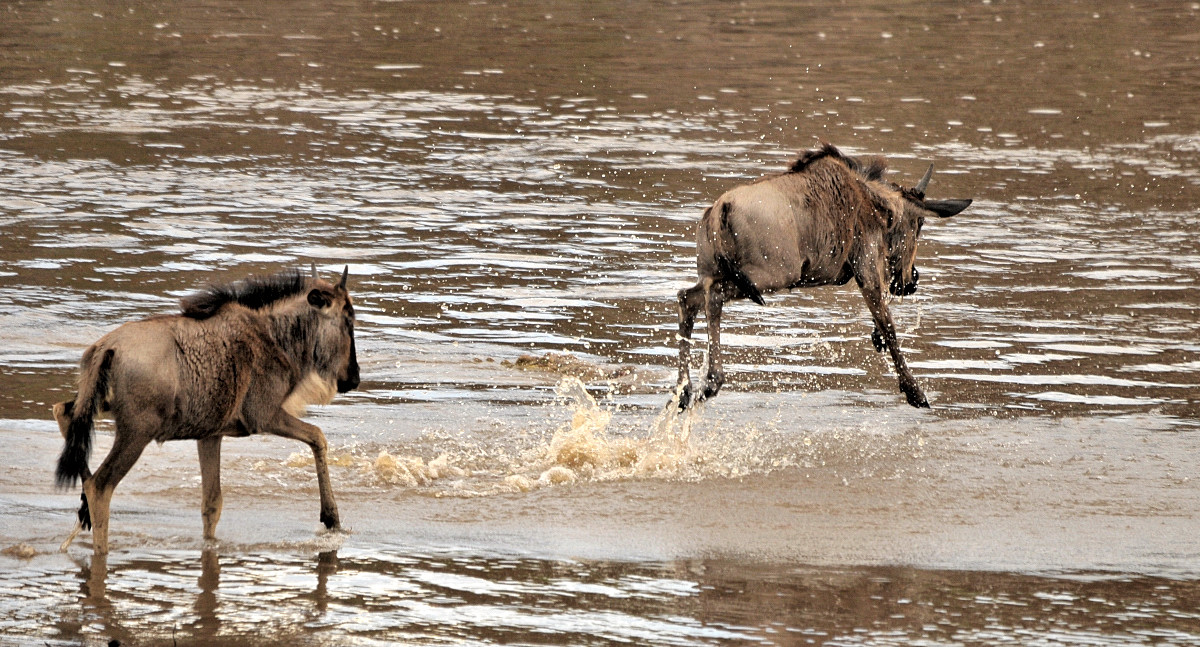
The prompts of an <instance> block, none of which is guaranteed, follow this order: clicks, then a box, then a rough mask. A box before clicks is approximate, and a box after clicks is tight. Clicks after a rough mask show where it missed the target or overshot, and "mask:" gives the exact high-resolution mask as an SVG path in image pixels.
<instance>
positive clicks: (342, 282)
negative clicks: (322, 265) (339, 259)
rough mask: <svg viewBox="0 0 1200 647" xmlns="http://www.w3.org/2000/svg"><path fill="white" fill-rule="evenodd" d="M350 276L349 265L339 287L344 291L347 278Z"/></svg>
mask: <svg viewBox="0 0 1200 647" xmlns="http://www.w3.org/2000/svg"><path fill="white" fill-rule="evenodd" d="M348 276H350V266H349V265H347V266H346V267H345V268H344V269H343V270H342V281H341V283H338V287H339V288H341V289H343V290H345V289H346V277H348Z"/></svg>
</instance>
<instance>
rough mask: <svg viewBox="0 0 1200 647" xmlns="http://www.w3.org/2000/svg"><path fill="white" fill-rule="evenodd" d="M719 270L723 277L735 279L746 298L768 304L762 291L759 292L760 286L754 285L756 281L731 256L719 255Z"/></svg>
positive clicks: (761, 304)
mask: <svg viewBox="0 0 1200 647" xmlns="http://www.w3.org/2000/svg"><path fill="white" fill-rule="evenodd" d="M717 272H719V273H720V275H721V276H722V277H724V278H726V279H728V280H730V281H733V284H734V285H736V286H737V288H738V289H739V290H741V291H742V294H744V295H746V298H748V299H750V300H751V301H753V302H755V303H757V304H758V305H760V306H765V305H767V302H766V301H764V300H763V295H762V292H759V291H758V288H756V287H754V283H753V282H752V281H751V280H750V277H749V276H746V273H745V272H743V271H742V270H741V268H739V267H738V266H737V265H735V264H734V262H733V261H731V260H729V257H727V256H718V257H717Z"/></svg>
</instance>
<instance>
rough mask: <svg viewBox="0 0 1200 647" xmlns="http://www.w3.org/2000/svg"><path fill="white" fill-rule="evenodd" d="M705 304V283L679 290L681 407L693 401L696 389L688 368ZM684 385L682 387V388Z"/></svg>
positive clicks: (679, 382) (685, 406)
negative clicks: (695, 330) (701, 308)
mask: <svg viewBox="0 0 1200 647" xmlns="http://www.w3.org/2000/svg"><path fill="white" fill-rule="evenodd" d="M703 305H704V283H703V282H701V283H697V284H696V285H694V286H692V287H690V288H687V289H686V290H680V291H679V381H678V382H676V385H675V386H676V390H677V391H679V408H680V409H686V408H688V405H690V404H691V403H692V396H693V395H694V389H693V388H692V375H691V371H689V370H688V365H689V364H690V363H691V355H692V330H693V329H694V328H695V327H696V314H697V313H698V312H700V307H701V306H703ZM680 387H682V388H680Z"/></svg>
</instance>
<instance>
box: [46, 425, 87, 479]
mask: <svg viewBox="0 0 1200 647" xmlns="http://www.w3.org/2000/svg"><path fill="white" fill-rule="evenodd" d="M91 455H92V419H91V417H88V418H72V419H71V424H70V426H69V427H67V442H66V444H65V445H63V450H62V454H60V455H59V457H58V467H57V468H55V470H54V482H55V483H56V484H57V485H58V487H68V486H71V485H75V482H76V481H77V480H79V479H80V478H83V476H84V474H85V473H86V472H87V469H88V459H89V458H91Z"/></svg>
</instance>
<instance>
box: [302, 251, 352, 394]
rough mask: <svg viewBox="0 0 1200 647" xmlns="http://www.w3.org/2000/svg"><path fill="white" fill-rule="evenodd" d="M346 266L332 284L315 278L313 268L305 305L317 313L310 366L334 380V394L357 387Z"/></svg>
mask: <svg viewBox="0 0 1200 647" xmlns="http://www.w3.org/2000/svg"><path fill="white" fill-rule="evenodd" d="M349 274H350V267H349V266H347V267H346V268H345V269H344V270H343V271H342V280H341V281H340V282H338V283H337V285H334V284H332V283H330V282H329V281H326V280H324V279H321V278H319V277H317V272H316V267H313V273H312V282H311V287H310V289H309V292H308V304H309V305H310V306H311V307H313V308H314V309H315V310H316V311H317V313H318V316H317V321H318V324H317V333H316V344H315V345H314V347H313V361H314V364H315V366H314V369H315V370H316V371H317V372H318V373H319V374H321V376H322V377H323V378H325V379H327V380H330V381H333V380H336V381H337V390H338V393H345V392H346V391H349V390H351V389H354V388H356V387H358V381H359V377H358V353H357V352H356V351H355V348H354V304H353V303H352V302H351V300H350V293H349V292H348V291H347V289H346V278H347V277H348V276H349Z"/></svg>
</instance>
